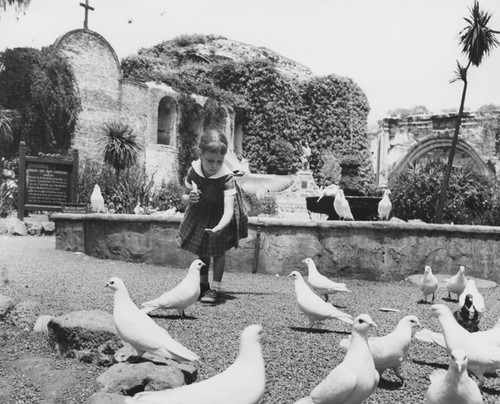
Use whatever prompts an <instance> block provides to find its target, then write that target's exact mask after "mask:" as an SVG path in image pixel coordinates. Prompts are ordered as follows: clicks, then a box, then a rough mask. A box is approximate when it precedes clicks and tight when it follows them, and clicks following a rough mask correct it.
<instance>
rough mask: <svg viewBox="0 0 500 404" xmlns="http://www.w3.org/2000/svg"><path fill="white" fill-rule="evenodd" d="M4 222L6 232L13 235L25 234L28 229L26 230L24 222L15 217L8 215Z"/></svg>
mask: <svg viewBox="0 0 500 404" xmlns="http://www.w3.org/2000/svg"><path fill="white" fill-rule="evenodd" d="M5 224H6V226H7V232H8V233H9V234H12V235H14V236H27V235H28V230H26V225H25V224H24V222H22V221H21V220H19V219H18V218H17V217H9V218H8V219H7V220H6V221H5Z"/></svg>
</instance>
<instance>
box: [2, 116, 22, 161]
mask: <svg viewBox="0 0 500 404" xmlns="http://www.w3.org/2000/svg"><path fill="white" fill-rule="evenodd" d="M18 121H19V113H18V112H17V111H16V110H13V109H1V108H0V157H3V156H5V155H7V151H8V150H9V147H10V146H11V145H12V143H13V142H14V130H15V128H16V125H17V123H18Z"/></svg>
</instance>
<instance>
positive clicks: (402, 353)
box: [340, 315, 420, 384]
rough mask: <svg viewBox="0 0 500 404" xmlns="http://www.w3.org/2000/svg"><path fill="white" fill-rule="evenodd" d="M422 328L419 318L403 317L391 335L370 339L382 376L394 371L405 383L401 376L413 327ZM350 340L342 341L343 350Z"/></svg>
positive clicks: (376, 363)
mask: <svg viewBox="0 0 500 404" xmlns="http://www.w3.org/2000/svg"><path fill="white" fill-rule="evenodd" d="M415 326H420V322H419V321H418V317H417V316H413V315H410V316H406V317H403V318H402V319H401V320H400V321H399V323H398V324H397V326H396V328H395V329H394V330H393V331H392V332H391V333H389V334H387V335H384V336H383V337H370V338H368V345H369V346H370V351H371V352H372V355H373V361H374V362H375V369H377V371H378V372H379V374H380V375H381V376H382V373H383V372H384V370H385V369H392V370H393V371H394V373H395V374H396V376H397V377H398V378H399V379H401V382H403V384H404V383H405V379H404V377H403V376H402V375H401V372H400V370H401V364H402V363H403V362H404V361H405V360H406V358H407V357H408V352H409V351H410V343H411V338H412V331H413V327H415ZM349 342H350V341H349V339H348V338H344V339H342V340H341V341H340V346H341V347H342V348H348V347H349Z"/></svg>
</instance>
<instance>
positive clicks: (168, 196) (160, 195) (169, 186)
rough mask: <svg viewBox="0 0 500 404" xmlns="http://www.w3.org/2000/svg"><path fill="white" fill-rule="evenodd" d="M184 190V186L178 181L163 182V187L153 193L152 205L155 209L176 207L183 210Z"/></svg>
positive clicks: (179, 210)
mask: <svg viewBox="0 0 500 404" xmlns="http://www.w3.org/2000/svg"><path fill="white" fill-rule="evenodd" d="M183 192H184V187H183V186H181V185H180V184H179V183H178V182H177V181H170V182H168V183H165V182H163V183H162V184H161V188H160V189H158V190H156V191H155V192H154V193H153V195H152V197H151V200H150V206H151V207H152V208H153V209H158V210H162V211H164V210H169V209H175V210H176V211H178V212H182V211H183V210H184V204H183V203H182V194H183Z"/></svg>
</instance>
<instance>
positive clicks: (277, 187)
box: [224, 153, 295, 195]
mask: <svg viewBox="0 0 500 404" xmlns="http://www.w3.org/2000/svg"><path fill="white" fill-rule="evenodd" d="M224 163H225V164H226V165H227V167H228V168H229V169H230V170H232V171H233V172H234V179H235V180H236V182H237V183H238V185H239V187H240V188H241V189H242V190H243V191H245V192H247V193H249V194H255V195H260V194H265V193H267V192H281V191H284V190H285V189H287V188H290V187H291V186H292V185H293V183H294V182H295V175H278V174H255V173H251V172H250V170H249V167H248V165H243V164H241V162H240V161H238V158H237V157H236V155H234V154H233V153H228V154H227V155H226V158H225V160H224Z"/></svg>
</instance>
